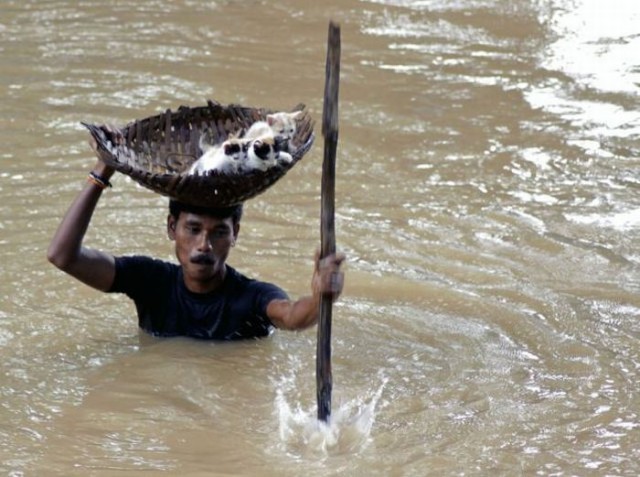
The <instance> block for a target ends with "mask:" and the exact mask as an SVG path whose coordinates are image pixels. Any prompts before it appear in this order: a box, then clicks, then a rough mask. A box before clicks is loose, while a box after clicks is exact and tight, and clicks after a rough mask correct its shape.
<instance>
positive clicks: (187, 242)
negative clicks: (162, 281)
mask: <svg viewBox="0 0 640 477" xmlns="http://www.w3.org/2000/svg"><path fill="white" fill-rule="evenodd" d="M167 224H168V230H167V231H168V234H169V238H170V239H171V240H174V241H175V243H176V257H177V258H178V261H179V262H180V264H181V265H182V268H183V271H184V276H185V280H186V281H187V285H189V283H190V282H195V283H206V282H208V281H210V280H213V279H216V278H220V277H222V276H223V274H224V270H225V262H226V260H227V257H228V256H229V250H230V249H231V247H232V246H233V245H235V241H236V238H237V237H238V231H239V228H240V226H239V224H236V226H235V227H234V225H233V221H232V219H231V218H226V219H217V218H215V217H210V216H208V215H197V214H192V213H189V212H181V213H180V216H179V218H178V219H177V220H176V219H175V218H174V217H173V216H172V215H169V218H168V221H167Z"/></svg>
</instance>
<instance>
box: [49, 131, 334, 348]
mask: <svg viewBox="0 0 640 477" xmlns="http://www.w3.org/2000/svg"><path fill="white" fill-rule="evenodd" d="M118 139H121V138H118ZM91 147H92V148H93V149H94V151H95V152H96V154H97V155H98V157H99V158H100V153H99V152H98V149H97V146H96V143H95V141H94V140H93V139H92V140H91ZM114 172H115V170H114V169H113V168H112V167H110V166H108V165H107V164H105V163H104V162H103V161H101V160H98V162H97V163H96V165H95V167H94V169H93V170H92V172H91V173H90V174H89V178H88V181H87V184H86V185H85V187H84V188H83V190H82V191H81V192H80V193H79V194H78V196H77V197H76V199H75V200H74V202H73V203H72V204H71V207H70V208H69V210H68V211H67V213H66V215H65V217H64V218H63V220H62V222H61V224H60V226H59V227H58V230H57V232H56V233H55V235H54V237H53V240H52V241H51V244H50V246H49V250H48V254H47V257H48V259H49V261H50V262H51V263H52V264H54V265H55V266H56V267H58V268H59V269H60V270H62V271H64V272H66V273H68V274H69V275H71V276H73V277H75V278H77V279H78V280H80V281H82V282H84V283H86V284H87V285H89V286H91V287H93V288H96V289H98V290H102V291H105V292H120V293H125V294H127V295H128V296H129V297H130V298H131V299H133V300H134V302H135V304H136V309H137V311H138V323H139V326H140V327H141V328H142V329H144V330H145V331H147V332H149V333H151V334H154V335H158V336H191V337H195V338H205V339H219V340H234V339H245V338H257V337H262V336H266V335H268V334H270V332H271V330H272V329H273V326H275V327H276V328H282V329H288V330H301V329H304V328H307V327H309V326H312V325H313V324H315V323H316V321H317V319H318V313H319V304H320V298H321V296H322V294H325V293H328V294H330V295H331V296H332V298H333V299H335V298H337V297H338V296H339V295H340V293H341V292H342V286H343V274H342V272H341V271H340V265H341V264H342V262H343V261H344V259H345V257H344V255H343V254H340V253H339V254H334V255H331V256H329V257H326V258H324V259H322V260H320V259H319V255H318V254H316V258H315V269H314V271H313V275H312V280H311V294H310V295H308V296H304V297H302V298H299V299H298V300H295V301H294V300H290V299H289V298H288V296H287V294H286V293H285V292H284V291H283V290H282V289H280V288H279V287H277V286H276V285H273V284H270V283H265V282H260V281H257V280H251V279H249V278H247V277H245V276H243V275H241V274H240V273H238V272H237V271H236V270H234V269H233V268H231V267H230V266H229V265H227V264H226V260H227V257H228V256H229V252H230V250H231V248H232V247H233V246H234V245H235V243H236V241H237V240H238V234H239V231H240V219H241V217H242V205H241V204H240V205H238V206H235V207H229V208H224V209H207V208H200V207H191V206H189V205H186V204H182V203H179V202H176V201H170V204H169V216H168V218H167V234H168V236H169V239H170V240H172V241H174V242H175V253H176V257H177V259H178V262H179V264H180V265H175V264H171V263H168V262H164V261H161V260H156V259H152V258H150V257H145V256H135V257H114V256H113V255H111V254H109V253H106V252H103V251H99V250H95V249H92V248H88V247H85V246H84V245H83V239H84V236H85V233H86V231H87V228H88V226H89V223H90V221H91V217H92V215H93V212H94V210H95V207H96V204H97V203H98V200H99V198H100V196H101V193H102V191H103V190H104V189H105V188H106V187H108V186H110V183H109V179H110V178H111V176H112V175H113V174H114Z"/></svg>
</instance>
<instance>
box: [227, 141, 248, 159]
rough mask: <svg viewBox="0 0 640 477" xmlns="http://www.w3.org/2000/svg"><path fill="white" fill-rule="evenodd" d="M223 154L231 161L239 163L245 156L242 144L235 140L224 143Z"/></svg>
mask: <svg viewBox="0 0 640 477" xmlns="http://www.w3.org/2000/svg"><path fill="white" fill-rule="evenodd" d="M224 154H225V156H227V157H228V158H229V159H231V160H232V161H240V160H241V159H243V158H244V155H245V154H246V152H245V149H244V144H243V143H242V142H241V141H240V140H239V139H236V138H231V139H227V140H226V141H225V142H224Z"/></svg>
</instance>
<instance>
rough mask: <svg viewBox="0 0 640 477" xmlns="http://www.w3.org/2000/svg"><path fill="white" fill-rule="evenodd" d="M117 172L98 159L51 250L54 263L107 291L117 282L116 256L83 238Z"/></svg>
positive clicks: (79, 278) (50, 246)
mask: <svg viewBox="0 0 640 477" xmlns="http://www.w3.org/2000/svg"><path fill="white" fill-rule="evenodd" d="M91 145H92V147H93V148H94V150H95V142H93V141H92V143H91ZM114 172H115V171H114V169H113V168H111V167H109V166H107V165H106V164H105V163H104V162H102V161H98V162H97V164H96V166H95V167H94V168H93V170H92V172H91V174H90V175H89V177H88V178H87V183H86V185H85V187H84V188H83V189H82V191H80V193H79V194H78V195H77V197H76V198H75V200H74V201H73V203H72V204H71V206H70V207H69V210H68V211H67V213H66V215H65V216H64V218H63V219H62V222H61V223H60V225H59V226H58V230H57V231H56V233H55V235H54V236H53V239H52V240H51V243H50V244H49V249H48V250H47V258H48V260H49V261H50V262H51V263H52V264H53V265H55V266H56V267H58V268H59V269H60V270H62V271H64V272H66V273H68V274H69V275H71V276H73V277H75V278H77V279H78V280H80V281H82V282H84V283H86V284H87V285H89V286H92V287H93V288H97V289H98V290H102V291H107V290H108V289H109V288H110V287H111V285H112V284H113V280H114V277H115V259H114V257H113V256H112V255H110V254H108V253H105V252H101V251H99V250H94V249H91V248H87V247H84V246H83V245H82V241H83V239H84V236H85V233H86V232H87V228H88V227H89V222H90V221H91V217H92V215H93V211H94V210H95V208H96V204H97V203H98V200H99V199H100V195H101V194H102V191H103V190H104V189H105V188H106V187H107V184H109V179H110V178H111V176H112V175H113V173H114Z"/></svg>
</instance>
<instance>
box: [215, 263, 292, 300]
mask: <svg viewBox="0 0 640 477" xmlns="http://www.w3.org/2000/svg"><path fill="white" fill-rule="evenodd" d="M227 273H228V276H229V277H230V279H229V283H233V284H234V285H233V287H234V288H235V289H236V290H238V291H240V290H243V291H245V292H249V293H254V294H255V293H257V294H266V295H267V296H270V297H272V298H283V299H286V298H288V295H287V293H286V292H285V291H284V290H282V288H280V287H279V286H278V285H275V284H274V283H269V282H265V281H262V280H259V279H256V278H250V277H248V276H246V275H244V274H242V273H240V272H238V271H237V270H235V269H234V268H232V267H230V266H229V265H227Z"/></svg>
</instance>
